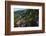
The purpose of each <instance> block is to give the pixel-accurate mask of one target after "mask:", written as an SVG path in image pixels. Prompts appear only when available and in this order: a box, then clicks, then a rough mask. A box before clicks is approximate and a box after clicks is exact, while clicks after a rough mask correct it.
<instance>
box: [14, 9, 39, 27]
mask: <svg viewBox="0 0 46 36" xmlns="http://www.w3.org/2000/svg"><path fill="white" fill-rule="evenodd" d="M38 15H39V10H38V9H24V10H18V11H14V26H15V27H16V25H18V24H16V23H17V22H18V21H19V20H20V22H23V21H21V20H22V19H23V20H24V21H25V22H23V23H24V24H26V26H24V27H27V26H28V25H27V23H28V24H29V26H38V23H37V21H38ZM23 23H19V26H20V27H22V26H21V25H24V24H23Z"/></svg>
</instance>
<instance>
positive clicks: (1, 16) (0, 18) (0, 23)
mask: <svg viewBox="0 0 46 36" xmlns="http://www.w3.org/2000/svg"><path fill="white" fill-rule="evenodd" d="M16 1H18V0H16ZM20 1H26V2H27V1H28V2H40V3H43V2H44V3H46V2H45V1H46V0H20ZM45 15H46V4H45ZM45 18H46V16H45ZM45 21H46V19H45ZM45 30H46V29H45ZM45 32H46V31H45ZM0 36H5V3H4V0H0ZM7 36H46V33H40V34H24V35H7Z"/></svg>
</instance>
